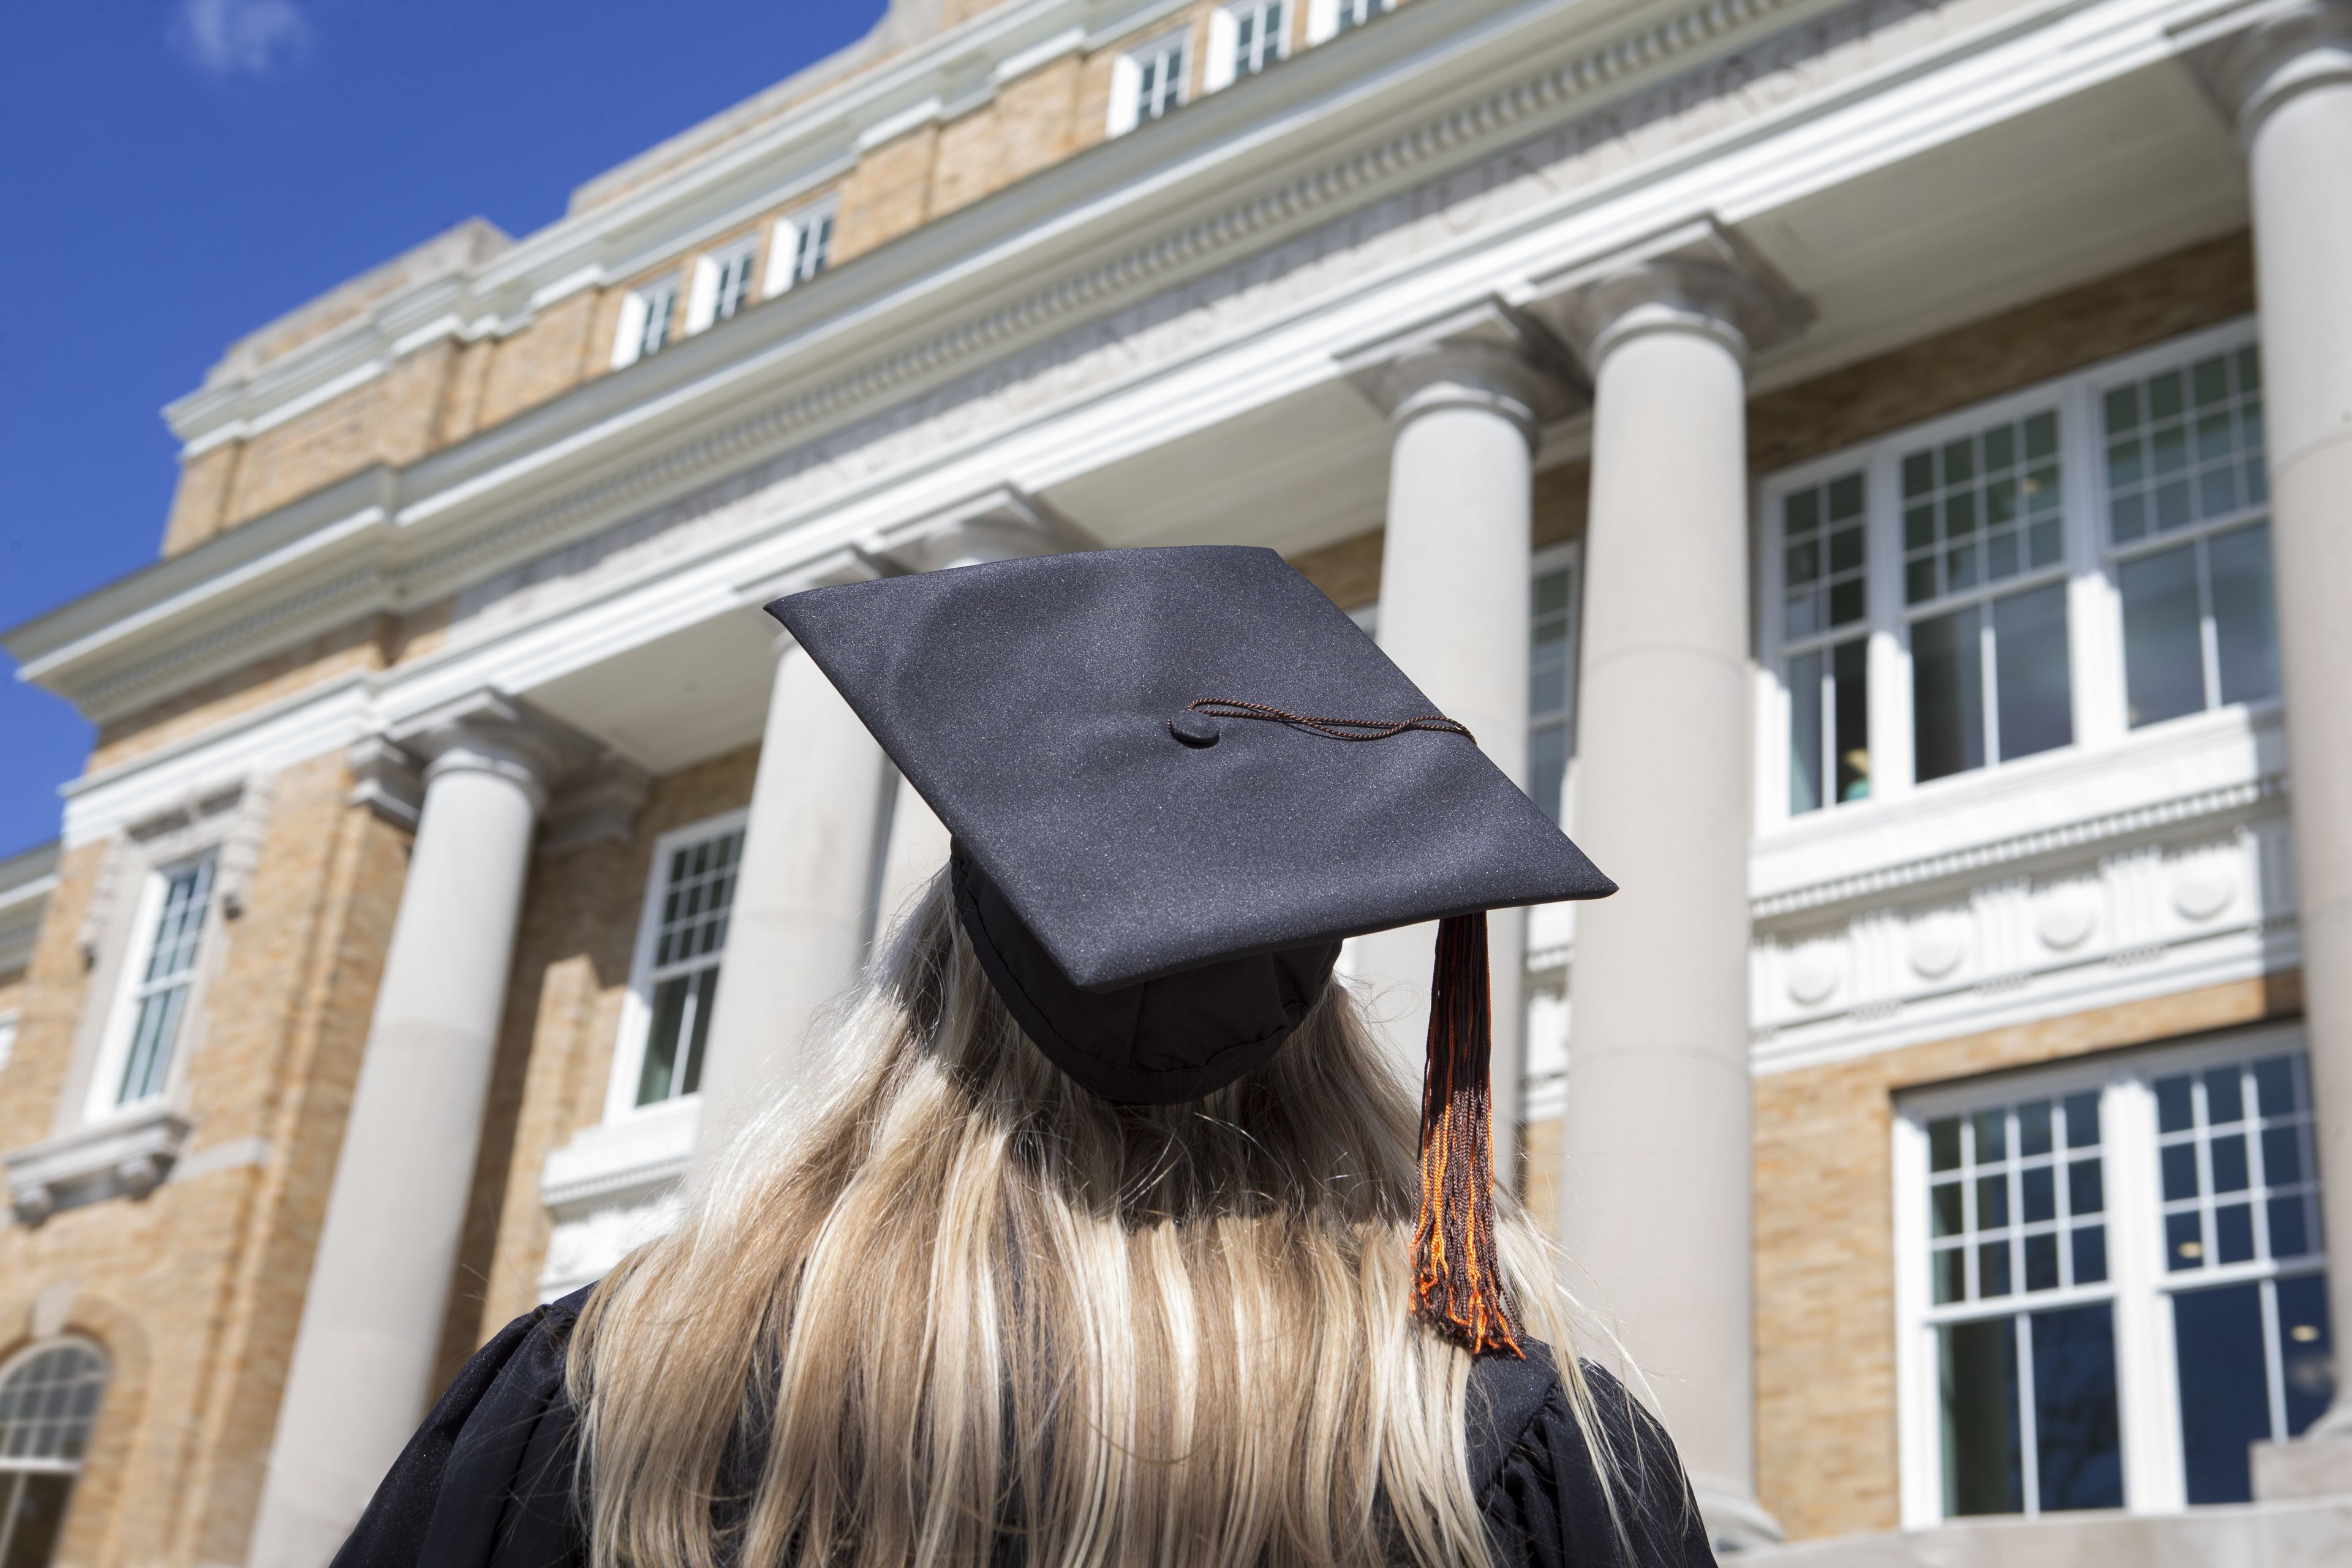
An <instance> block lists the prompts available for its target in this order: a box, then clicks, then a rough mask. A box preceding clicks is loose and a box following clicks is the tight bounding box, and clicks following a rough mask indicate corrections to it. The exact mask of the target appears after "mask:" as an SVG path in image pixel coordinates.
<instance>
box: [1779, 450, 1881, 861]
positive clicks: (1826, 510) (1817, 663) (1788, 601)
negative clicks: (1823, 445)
mask: <svg viewBox="0 0 2352 1568" xmlns="http://www.w3.org/2000/svg"><path fill="white" fill-rule="evenodd" d="M1863 483H1864V477H1863V475H1862V474H1860V473H1858V472H1856V473H1845V474H1839V475H1836V476H1834V477H1833V478H1832V479H1826V480H1824V481H1822V483H1820V484H1813V485H1807V486H1805V487H1804V488H1802V489H1793V490H1790V491H1789V492H1788V493H1787V494H1786V495H1784V496H1782V497H1781V498H1780V532H1781V592H1782V612H1783V613H1782V618H1781V626H1782V628H1783V633H1784V636H1785V637H1786V639H1787V646H1788V647H1789V648H1790V650H1791V651H1790V655H1789V659H1788V666H1787V679H1788V684H1789V810H1790V814H1791V815H1795V814H1797V813H1801V812H1807V811H1816V810H1819V809H1820V808H1821V807H1822V806H1824V805H1837V804H1839V803H1841V802H1844V801H1853V800H1862V799H1864V798H1866V797H1867V796H1868V795H1869V794H1870V658H1869V654H1870V641H1869V637H1868V633H1867V627H1866V626H1865V625H1864V619H1865V616H1867V614H1868V610H1869V588H1870V582H1869V565H1870V561H1869V523H1870V520H1869V517H1868V515H1867V512H1866V510H1865V509H1864V505H1863Z"/></svg>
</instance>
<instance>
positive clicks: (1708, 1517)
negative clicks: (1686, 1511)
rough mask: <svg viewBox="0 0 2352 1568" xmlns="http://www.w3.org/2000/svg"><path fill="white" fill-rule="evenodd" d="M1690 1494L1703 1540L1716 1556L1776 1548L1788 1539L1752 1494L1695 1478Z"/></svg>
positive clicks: (1775, 1520) (1778, 1522)
mask: <svg viewBox="0 0 2352 1568" xmlns="http://www.w3.org/2000/svg"><path fill="white" fill-rule="evenodd" d="M1691 1492H1692V1495H1694V1496H1695V1497H1696V1498H1697V1499H1698V1512H1699V1517H1700V1518H1701V1519H1704V1520H1705V1521H1706V1538H1707V1540H1708V1541H1709V1542H1712V1543H1713V1544H1714V1547H1715V1549H1716V1550H1717V1552H1745V1551H1748V1549H1749V1548H1751V1547H1757V1546H1777V1545H1779V1544H1780V1542H1782V1541H1784V1540H1786V1539H1787V1538H1788V1533H1787V1531H1783V1530H1782V1529H1781V1528H1780V1521H1779V1520H1777V1519H1774V1518H1773V1517H1772V1516H1771V1515H1770V1514H1769V1513H1768V1512H1766V1511H1765V1509H1764V1505H1763V1504H1762V1503H1760V1502H1758V1501H1757V1500H1756V1499H1755V1496H1754V1495H1753V1494H1752V1493H1749V1492H1747V1491H1734V1490H1732V1489H1729V1488H1727V1487H1723V1486H1719V1485H1717V1483H1715V1482H1713V1481H1709V1480H1703V1479H1697V1478H1694V1479H1692V1481H1691Z"/></svg>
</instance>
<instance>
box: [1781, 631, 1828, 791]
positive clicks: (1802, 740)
mask: <svg viewBox="0 0 2352 1568" xmlns="http://www.w3.org/2000/svg"><path fill="white" fill-rule="evenodd" d="M1821 806H1822V656H1821V654H1820V653H1818V652H1815V653H1803V654H1799V655H1798V656H1797V657H1796V658H1792V659H1790V661H1789V811H1790V815H1792V816H1795V815H1800V814H1801V813H1804V812H1808V811H1817V810H1819V809H1820V808H1821Z"/></svg>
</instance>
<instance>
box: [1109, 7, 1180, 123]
mask: <svg viewBox="0 0 2352 1568" xmlns="http://www.w3.org/2000/svg"><path fill="white" fill-rule="evenodd" d="M1188 42H1189V35H1187V34H1186V33H1184V32H1181V31H1179V32H1173V33H1169V34H1167V35H1165V36H1164V37H1159V38H1155V39H1153V40H1152V41H1151V42H1150V43H1148V44H1146V45H1144V46H1143V47H1141V48H1139V49H1133V50H1130V51H1129V53H1127V54H1126V55H1123V56H1121V57H1120V58H1119V61H1118V69H1117V72H1116V75H1115V77H1114V79H1113V81H1112V86H1111V105H1110V133H1111V134H1112V135H1114V136H1117V135H1118V134H1120V133H1121V132H1128V131H1132V130H1134V129H1135V128H1136V127H1137V126H1138V125H1140V124H1142V123H1143V122H1144V121H1150V120H1157V119H1159V118H1160V116H1161V115H1163V114H1166V113H1167V112H1168V111H1169V110H1171V109H1174V108H1176V107H1177V106H1178V105H1179V104H1181V103H1182V102H1183V101H1184V68H1185V57H1186V54H1187V45H1188Z"/></svg>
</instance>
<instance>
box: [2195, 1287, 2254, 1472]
mask: <svg viewBox="0 0 2352 1568" xmlns="http://www.w3.org/2000/svg"><path fill="white" fill-rule="evenodd" d="M2172 1338H2173V1344H2174V1356H2175V1359H2176V1360H2177V1362H2178V1363H2179V1383H2180V1450H2181V1457H2182V1458H2183V1460H2184V1462H2185V1466H2186V1468H2187V1470H2188V1476H2189V1501H2190V1502H2193V1503H2201V1502H2246V1501H2250V1500H2252V1496H2253V1491H2252V1486H2251V1484H2250V1481H2249V1478H2248V1473H2247V1458H2246V1447H2247V1445H2249V1444H2251V1443H2256V1442H2260V1441H2262V1440H2263V1439H2264V1438H2267V1437H2268V1436H2270V1435H2271V1410H2270V1373H2269V1370H2268V1368H2267V1365H2266V1363H2265V1358H2264V1357H2263V1300H2262V1287H2261V1286H2260V1285H2258V1284H2248V1285H2231V1286H2225V1287H2224V1288H2222V1289H2218V1290H2183V1291H2180V1292H2179V1293H2178V1294H2177V1295H2175V1296H2174V1297H2173V1298H2172Z"/></svg>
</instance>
